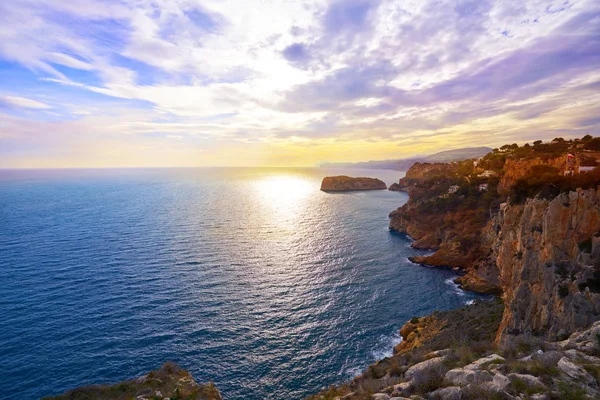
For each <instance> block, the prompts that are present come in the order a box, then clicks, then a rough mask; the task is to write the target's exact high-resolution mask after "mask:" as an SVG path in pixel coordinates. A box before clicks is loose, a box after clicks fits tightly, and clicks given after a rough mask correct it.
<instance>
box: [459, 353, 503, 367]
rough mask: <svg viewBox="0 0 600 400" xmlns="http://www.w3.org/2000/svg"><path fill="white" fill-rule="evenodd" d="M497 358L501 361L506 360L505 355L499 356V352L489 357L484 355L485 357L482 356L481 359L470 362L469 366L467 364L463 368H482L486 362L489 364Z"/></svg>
mask: <svg viewBox="0 0 600 400" xmlns="http://www.w3.org/2000/svg"><path fill="white" fill-rule="evenodd" d="M496 360H497V361H501V362H505V361H506V360H505V359H504V358H503V357H501V356H499V355H498V354H491V355H489V356H487V357H483V358H480V359H479V360H475V361H473V362H472V363H471V364H469V365H467V366H465V367H463V368H464V369H468V370H473V371H474V370H478V369H481V367H482V366H484V365H486V364H489V363H491V362H493V361H496Z"/></svg>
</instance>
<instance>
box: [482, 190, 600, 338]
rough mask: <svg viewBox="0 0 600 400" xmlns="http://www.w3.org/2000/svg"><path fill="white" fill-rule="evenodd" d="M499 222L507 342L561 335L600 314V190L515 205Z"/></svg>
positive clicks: (501, 334)
mask: <svg viewBox="0 0 600 400" xmlns="http://www.w3.org/2000/svg"><path fill="white" fill-rule="evenodd" d="M495 224H497V226H498V227H499V231H498V233H497V243H496V246H495V247H494V249H493V253H494V256H495V259H496V264H497V266H498V269H499V271H500V281H501V286H502V289H503V291H504V301H505V310H504V316H503V318H502V324H501V326H500V330H499V332H498V340H499V341H501V342H506V341H507V340H509V336H511V335H522V334H533V335H537V336H549V337H551V338H559V339H561V338H564V337H566V336H567V335H568V334H570V333H572V332H575V331H576V330H578V329H581V328H585V327H587V326H589V325H590V324H591V323H593V322H594V321H597V320H599V319H600V190H595V189H588V190H581V189H580V190H577V191H572V192H569V193H563V194H561V195H559V196H558V197H556V198H554V199H553V200H544V199H540V198H533V199H528V200H527V201H526V203H525V204H522V205H510V204H508V205H506V206H504V207H502V210H501V212H500V213H498V215H497V216H496V217H495ZM493 225H494V224H493Z"/></svg>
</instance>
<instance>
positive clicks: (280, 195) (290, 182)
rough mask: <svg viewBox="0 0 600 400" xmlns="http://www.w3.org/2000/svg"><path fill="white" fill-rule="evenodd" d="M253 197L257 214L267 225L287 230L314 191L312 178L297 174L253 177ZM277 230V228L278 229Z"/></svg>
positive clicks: (298, 216) (297, 221)
mask: <svg viewBox="0 0 600 400" xmlns="http://www.w3.org/2000/svg"><path fill="white" fill-rule="evenodd" d="M253 186H254V197H255V198H256V200H257V203H258V207H259V210H256V211H259V212H260V214H262V216H263V217H264V218H265V221H266V222H268V224H269V225H272V226H274V227H277V228H278V229H282V230H284V231H285V232H286V233H291V232H292V231H293V230H295V229H296V225H297V224H298V223H299V218H300V216H301V214H302V211H304V210H305V209H306V207H307V205H308V204H309V201H310V196H311V195H312V194H313V193H314V189H315V188H314V182H311V181H309V180H307V179H303V178H301V177H298V176H294V175H289V174H281V175H276V176H270V177H266V178H263V179H260V180H257V181H256V182H255V183H254V184H253ZM279 233H281V232H279Z"/></svg>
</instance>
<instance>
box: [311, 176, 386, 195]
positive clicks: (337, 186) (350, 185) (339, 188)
mask: <svg viewBox="0 0 600 400" xmlns="http://www.w3.org/2000/svg"><path fill="white" fill-rule="evenodd" d="M385 189H387V185H386V184H385V182H383V181H381V180H379V179H376V178H365V177H360V178H353V177H349V176H327V177H325V178H323V182H321V190H322V191H324V192H345V191H353V190H385Z"/></svg>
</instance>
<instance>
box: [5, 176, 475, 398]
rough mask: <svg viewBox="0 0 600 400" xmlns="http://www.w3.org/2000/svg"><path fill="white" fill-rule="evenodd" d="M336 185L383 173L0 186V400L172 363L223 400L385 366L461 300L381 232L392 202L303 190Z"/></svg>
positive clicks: (380, 194)
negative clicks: (411, 332)
mask: <svg viewBox="0 0 600 400" xmlns="http://www.w3.org/2000/svg"><path fill="white" fill-rule="evenodd" d="M340 174H345V175H348V174H356V175H358V176H374V177H378V178H381V179H383V180H384V181H385V182H386V183H388V184H390V183H391V182H395V181H397V180H398V177H399V173H398V172H396V171H331V170H326V171H323V170H318V169H306V170H301V169H286V170H274V169H165V170H97V171H83V170H81V171H79V170H73V171H71V170H67V171H50V172H36V171H25V172H15V173H12V174H11V175H10V176H5V178H4V179H3V178H2V175H0V227H1V229H0V274H2V277H3V285H2V287H0V291H1V290H2V288H5V289H8V288H10V290H5V291H4V292H3V293H2V295H1V296H0V298H1V299H2V301H0V315H1V316H2V321H3V324H4V325H3V327H5V328H4V329H0V349H2V356H3V365H4V367H5V371H6V372H4V373H3V374H2V378H1V379H0V393H11V394H13V395H14V396H13V397H14V398H19V399H25V400H29V399H38V398H40V397H43V396H46V395H50V394H58V393H61V392H63V391H65V390H67V389H69V388H73V387H75V386H80V385H85V384H92V383H102V382H119V381H121V380H124V379H129V378H132V377H136V376H140V375H141V374H143V373H146V372H148V371H149V370H151V369H155V368H157V367H158V366H159V365H160V364H162V363H163V362H164V361H166V360H172V361H175V362H177V363H179V364H180V365H181V366H182V367H184V368H188V369H189V370H190V371H191V372H192V374H193V375H194V377H195V378H196V379H197V380H198V381H201V382H202V381H208V380H213V381H215V383H216V384H217V386H218V387H219V389H221V390H222V392H223V395H224V397H225V398H227V399H230V400H242V399H243V400H279V399H282V398H285V399H290V400H298V399H302V398H304V397H306V396H308V395H309V394H312V393H315V392H316V391H318V390H319V389H320V388H322V387H324V386H327V385H329V384H332V383H335V382H340V381H343V380H346V379H348V378H351V377H352V375H354V374H356V373H358V372H360V371H361V370H363V369H364V368H365V367H366V366H367V365H369V364H370V363H372V362H374V361H375V360H376V359H377V358H379V357H382V356H385V355H388V354H389V352H390V351H391V349H392V347H393V345H394V344H395V343H397V342H398V340H399V337H398V331H399V329H400V327H401V326H402V325H403V323H404V322H405V321H406V320H407V319H409V318H410V317H412V316H414V315H425V314H428V313H431V312H433V310H436V309H437V310H445V309H449V308H454V307H457V306H460V305H462V304H464V303H465V302H466V301H469V300H472V299H474V298H475V296H474V295H472V294H468V293H462V292H458V291H457V288H456V287H455V285H454V284H453V283H452V279H453V278H454V273H453V272H452V271H448V270H434V269H431V268H422V267H420V266H418V265H415V264H412V263H410V262H409V261H408V260H407V257H409V256H414V255H421V254H423V252H422V251H420V250H416V249H413V248H411V247H410V240H408V239H407V238H406V236H405V235H398V234H394V233H391V232H389V231H388V230H387V226H388V223H389V219H388V213H389V212H390V211H391V210H393V209H395V208H397V207H398V206H399V205H401V204H402V203H403V202H404V201H406V199H407V196H406V194H404V193H397V192H390V191H387V190H382V191H373V192H365V193H336V194H328V193H324V192H321V191H320V190H319V188H320V184H321V180H322V179H323V177H324V176H325V175H340ZM40 338H43V340H40Z"/></svg>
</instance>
